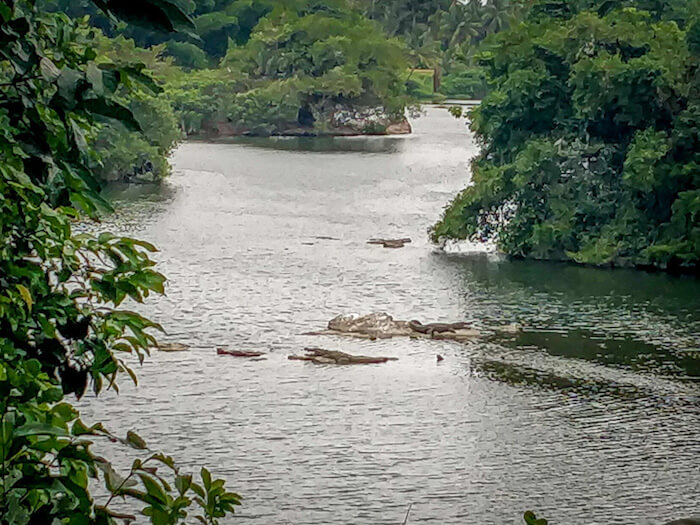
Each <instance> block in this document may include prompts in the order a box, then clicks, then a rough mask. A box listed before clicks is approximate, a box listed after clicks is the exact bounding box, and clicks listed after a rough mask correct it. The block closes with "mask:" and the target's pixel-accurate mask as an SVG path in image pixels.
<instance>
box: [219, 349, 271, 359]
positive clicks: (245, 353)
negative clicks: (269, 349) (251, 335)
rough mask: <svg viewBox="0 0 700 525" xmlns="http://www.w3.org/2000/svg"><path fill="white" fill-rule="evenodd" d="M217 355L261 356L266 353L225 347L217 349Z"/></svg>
mask: <svg viewBox="0 0 700 525" xmlns="http://www.w3.org/2000/svg"><path fill="white" fill-rule="evenodd" d="M216 354H217V355H230V356H233V357H260V356H263V355H265V353H264V352H249V351H246V350H225V349H224V348H217V349H216Z"/></svg>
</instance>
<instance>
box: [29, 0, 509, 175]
mask: <svg viewBox="0 0 700 525" xmlns="http://www.w3.org/2000/svg"><path fill="white" fill-rule="evenodd" d="M41 3H42V7H43V8H45V9H58V10H60V11H63V12H65V13H67V14H69V15H70V16H71V17H73V18H76V19H77V18H80V17H82V16H84V15H87V16H88V17H89V20H90V24H91V25H92V26H93V27H95V28H97V30H98V33H99V34H98V35H97V40H98V41H99V42H100V44H101V45H100V46H99V48H100V50H101V53H103V54H105V55H106V56H107V57H108V58H109V60H111V61H117V62H118V61H122V60H128V61H138V62H142V63H144V64H145V65H146V66H147V69H148V71H149V74H151V75H152V76H154V77H155V78H156V79H157V81H158V82H159V84H161V85H162V86H163V87H164V88H165V94H164V96H162V97H160V98H159V100H158V101H155V100H154V99H153V98H152V97H151V96H150V95H149V94H148V93H145V92H143V91H141V92H139V93H138V94H137V95H136V100H135V101H132V100H126V99H124V100H123V101H124V102H125V103H127V104H128V105H129V106H130V107H131V109H133V110H134V113H135V114H136V115H137V118H138V119H139V122H140V123H141V124H142V126H143V127H144V128H145V133H144V134H142V135H141V136H136V135H133V134H126V133H124V130H123V129H121V128H120V127H119V126H105V128H104V129H103V131H102V133H101V134H100V137H98V139H97V140H98V148H97V149H98V150H100V151H101V152H102V153H103V155H104V156H105V157H106V161H107V162H106V163H105V166H108V167H105V168H104V169H102V170H100V175H101V177H102V178H104V179H106V180H114V179H126V180H131V181H149V180H154V179H155V180H157V179H159V178H162V177H163V176H164V175H165V174H167V169H168V168H167V163H166V162H165V157H166V156H167V154H168V153H169V151H170V150H171V149H172V147H173V146H174V144H175V143H176V140H177V139H178V138H179V137H181V136H188V135H241V134H249V135H270V134H292V135H296V134H314V135H317V134H331V135H334V134H357V133H361V134H374V133H385V132H387V129H390V130H391V129H392V128H389V126H391V125H392V124H399V125H402V124H404V123H403V120H404V112H405V109H406V107H407V106H409V105H411V104H412V103H413V101H415V100H423V99H425V100H430V99H438V100H439V99H440V98H444V97H445V96H450V97H463V98H480V97H482V96H483V95H484V94H485V93H486V92H487V84H486V77H485V75H484V73H483V72H482V71H481V70H480V69H479V68H478V67H476V63H475V62H474V60H473V56H474V49H476V46H477V45H478V44H479V43H480V42H481V41H482V40H484V39H485V38H486V37H487V36H488V35H490V34H493V33H495V32H498V31H500V30H501V29H503V28H504V27H507V25H508V24H509V23H510V21H512V20H514V19H516V18H517V17H518V16H519V14H520V13H521V12H522V10H523V8H522V6H521V3H522V2H518V1H511V0H489V1H488V2H486V3H485V4H483V5H482V3H481V2H480V1H479V0H472V1H470V2H468V3H467V4H462V3H460V2H451V1H449V0H447V1H446V0H436V1H430V2H415V1H412V0H408V1H407V0H390V1H387V2H374V1H368V0H293V1H289V2H276V1H273V0H217V1H214V0H211V1H206V2H187V3H185V5H184V10H185V11H186V12H187V14H188V15H189V16H191V18H192V19H193V21H194V24H193V27H192V28H190V29H189V30H188V31H183V32H178V33H171V32H165V31H160V30H153V29H152V28H147V27H142V26H139V25H134V24H130V25H125V24H123V23H118V24H115V23H114V21H113V20H112V19H110V17H108V16H106V15H105V14H104V13H103V12H102V11H101V10H99V9H98V8H97V7H95V5H93V4H92V2H90V1H89V0H59V1H56V2H54V1H49V0H42V2H41ZM102 35H104V36H102ZM416 69H424V70H426V71H424V72H418V71H416ZM131 96H133V95H131ZM393 129H394V130H396V128H393ZM152 130H161V131H160V133H158V136H154V135H153V133H151V131H152ZM404 131H405V125H404ZM107 144H109V145H110V147H100V145H107Z"/></svg>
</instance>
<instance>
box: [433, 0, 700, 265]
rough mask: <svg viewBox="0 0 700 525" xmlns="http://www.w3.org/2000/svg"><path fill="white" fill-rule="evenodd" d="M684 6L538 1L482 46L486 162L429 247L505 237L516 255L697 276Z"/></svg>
mask: <svg viewBox="0 0 700 525" xmlns="http://www.w3.org/2000/svg"><path fill="white" fill-rule="evenodd" d="M582 4H585V5H583V6H582ZM621 4H625V3H624V2H621ZM680 5H681V3H678V2H654V9H652V10H650V11H643V10H639V9H634V8H630V7H624V6H623V7H619V6H617V7H615V8H612V9H611V8H610V2H593V1H589V2H581V3H579V5H577V4H576V2H561V3H557V2H544V1H542V2H537V3H536V5H535V6H534V8H533V10H532V13H531V17H530V20H529V21H528V22H527V23H524V24H520V25H518V26H517V27H513V28H512V29H511V30H508V31H504V32H501V33H499V34H498V35H496V36H495V37H494V38H493V39H492V40H490V41H487V43H486V45H485V47H484V48H483V50H482V53H481V55H480V57H479V60H480V61H481V63H482V64H483V65H484V66H485V67H486V68H488V71H489V75H490V77H491V78H492V79H493V80H492V83H493V85H494V90H493V91H492V92H491V93H490V94H489V95H488V96H487V97H486V98H485V99H484V101H483V104H482V105H481V106H480V107H479V108H477V109H476V110H474V111H473V113H472V114H471V118H472V122H473V124H472V126H473V129H474V131H475V132H476V134H477V137H478V138H479V139H480V140H481V142H482V144H483V149H482V153H481V155H480V156H479V157H478V158H477V159H476V160H475V161H474V163H473V182H472V185H471V186H470V187H469V188H467V189H466V190H465V191H464V192H463V193H462V194H461V195H459V196H458V197H457V198H456V199H455V201H454V202H453V203H452V204H451V205H450V207H449V208H448V209H447V210H446V212H445V216H444V217H443V219H442V220H441V221H440V223H438V224H437V225H436V226H435V227H434V230H433V238H434V239H435V240H437V239H438V238H439V237H442V236H448V237H459V238H464V237H490V236H496V237H497V239H498V243H499V245H500V247H501V248H502V249H503V250H504V251H505V252H507V253H509V254H512V255H516V256H523V257H535V258H544V259H561V260H572V261H576V262H580V263H587V264H597V265H600V264H615V265H643V266H648V265H653V266H659V267H664V268H693V267H695V268H696V267H697V266H698V261H699V260H700V243H699V242H698V241H699V239H700V226H699V224H698V214H697V200H696V198H697V191H698V184H699V182H700V177H699V175H700V171H699V170H698V167H699V166H700V147H699V145H700V141H699V140H698V131H697V130H698V129H699V128H698V126H699V125H700V111H699V108H700V82H699V80H700V77H699V76H698V70H699V57H698V54H697V53H694V51H693V48H692V42H693V31H692V28H693V27H695V24H696V23H697V22H696V21H695V19H690V20H686V19H682V18H680V17H679V13H680V12H681V11H679V9H678V8H679V7H680ZM582 7H585V8H586V9H592V10H586V9H583V8H582ZM684 12H685V11H684ZM601 13H604V14H601ZM693 16H695V15H693ZM668 20H673V21H668ZM684 28H688V29H684Z"/></svg>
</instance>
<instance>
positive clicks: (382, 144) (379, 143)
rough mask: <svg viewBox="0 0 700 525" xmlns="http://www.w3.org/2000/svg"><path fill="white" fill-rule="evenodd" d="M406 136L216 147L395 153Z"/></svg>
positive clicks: (248, 141)
mask: <svg viewBox="0 0 700 525" xmlns="http://www.w3.org/2000/svg"><path fill="white" fill-rule="evenodd" d="M407 139H408V137H405V136H375V137H264V138H263V137H233V138H227V139H218V140H217V141H216V143H217V144H236V145H240V146H249V147H254V148H266V149H276V150H282V151H296V152H302V151H312V152H316V153H324V152H347V153H398V152H399V151H401V150H402V149H403V148H404V147H405V146H406V145H407Z"/></svg>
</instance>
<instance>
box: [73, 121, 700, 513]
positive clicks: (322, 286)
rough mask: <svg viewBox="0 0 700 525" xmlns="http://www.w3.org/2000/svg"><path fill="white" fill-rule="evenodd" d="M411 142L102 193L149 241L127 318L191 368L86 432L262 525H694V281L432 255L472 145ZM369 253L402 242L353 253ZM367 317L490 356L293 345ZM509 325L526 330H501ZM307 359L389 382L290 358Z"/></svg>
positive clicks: (698, 328)
mask: <svg viewBox="0 0 700 525" xmlns="http://www.w3.org/2000/svg"><path fill="white" fill-rule="evenodd" d="M415 129H416V133H415V135H413V136H411V137H391V138H379V139H378V138H367V139H363V138H359V139H357V138H355V139H342V140H341V139H291V140H290V139H284V140H281V139H277V140H268V141H263V140H260V139H243V140H241V141H235V142H234V143H230V144H222V143H218V144H209V143H191V144H185V145H183V146H182V147H181V148H180V149H179V150H178V151H177V153H176V154H175V156H174V159H173V162H174V166H175V173H174V174H173V177H172V178H171V180H170V181H169V182H168V183H166V184H165V185H164V186H163V187H162V188H161V189H159V190H156V191H155V192H153V191H152V190H146V189H133V188H130V189H129V190H128V192H127V193H119V192H116V193H115V194H113V195H112V197H113V198H114V199H115V200H116V201H118V202H119V210H118V213H117V214H115V215H114V216H113V217H111V218H109V219H107V220H106V222H105V225H106V226H108V227H110V228H112V229H113V230H117V231H121V232H124V233H128V234H130V235H138V236H139V237H142V238H145V239H146V240H150V241H153V242H155V243H156V244H157V245H158V246H159V247H160V248H161V250H162V251H161V253H159V254H158V260H159V267H160V269H161V270H162V271H163V272H164V273H165V274H166V275H168V276H169V278H170V281H169V283H168V286H167V295H166V296H165V297H162V298H154V300H152V301H149V302H148V303H147V304H146V305H143V306H141V305H136V306H134V308H136V307H138V308H139V309H140V310H141V311H143V312H144V313H145V314H147V315H149V316H151V317H153V318H154V319H155V320H157V321H159V322H160V323H161V324H163V326H164V327H165V328H166V330H167V331H168V335H167V336H166V339H167V340H170V341H180V342H184V343H188V344H190V345H191V346H192V349H191V350H190V351H189V352H185V353H178V354H165V353H156V354H154V356H153V357H152V359H151V360H150V361H149V362H147V364H146V365H145V366H144V367H143V368H142V369H141V370H140V374H139V375H140V379H141V382H140V386H139V388H137V389H136V388H130V387H127V386H126V385H125V386H124V387H123V389H122V392H121V394H120V395H119V396H116V395H107V396H106V397H105V398H102V399H100V400H94V399H91V400H86V401H85V402H84V412H85V416H86V417H87V418H89V417H90V414H91V413H93V411H94V412H97V413H99V414H104V413H106V414H107V418H106V419H107V422H108V423H109V425H110V426H111V427H112V428H115V429H118V430H121V431H122V432H125V431H126V430H127V429H130V428H138V429H141V430H142V434H143V435H144V437H145V438H147V440H148V441H149V444H151V445H152V446H153V447H154V448H162V449H164V450H167V451H168V452H170V453H172V454H173V455H174V456H175V457H176V458H178V459H179V461H180V462H181V463H183V464H184V465H185V466H186V467H189V468H192V469H194V468H195V467H196V466H197V465H201V464H203V463H206V464H208V465H212V466H213V467H214V471H215V473H216V474H217V475H218V476H223V477H225V478H226V479H227V480H228V481H229V483H230V484H231V486H233V487H234V488H235V489H236V490H237V491H239V492H241V493H242V494H243V495H244V496H245V497H246V498H245V505H244V507H243V508H242V509H241V516H242V517H244V518H245V519H247V521H248V522H250V523H256V524H270V523H289V524H320V523H358V524H360V523H363V524H364V523H367V524H370V523H371V524H381V523H386V524H396V523H401V521H402V520H403V517H404V515H405V511H406V507H407V505H408V504H409V503H411V502H413V503H414V506H413V510H412V511H411V518H410V523H434V524H447V523H450V524H451V523H455V524H456V523H468V522H472V521H473V522H477V523H485V524H499V525H500V524H514V523H521V519H520V516H521V514H522V511H524V510H525V509H527V508H535V509H537V510H539V511H540V512H538V514H540V513H541V514H542V515H545V516H547V517H548V518H551V523H560V524H582V523H586V524H620V525H623V524H625V525H627V524H630V523H650V524H651V523H660V522H663V520H664V519H670V518H672V517H676V516H682V515H691V514H693V513H694V512H697V510H698V509H697V494H698V492H699V490H698V488H699V486H700V474H699V473H698V469H697V468H696V465H697V462H698V457H699V455H700V443H699V440H698V439H697V435H698V434H697V432H698V428H699V426H700V402H699V400H698V390H699V389H698V377H699V374H698V353H697V349H698V348H700V282H699V281H697V280H693V279H679V278H673V277H669V276H666V275H661V274H646V273H640V272H628V271H606V270H594V269H590V268H579V267H572V266H566V265H560V264H548V263H537V262H523V261H507V260H505V259H503V258H499V257H497V256H493V255H474V256H449V255H445V254H441V253H436V252H435V251H434V249H433V248H432V246H430V244H429V243H428V242H427V239H426V228H427V227H428V226H429V225H430V224H431V223H432V222H433V221H434V220H435V219H436V218H437V217H438V216H439V214H440V211H441V209H442V207H443V206H444V204H445V203H446V202H447V201H448V200H449V198H450V196H452V195H454V194H455V193H456V192H457V191H459V190H460V189H461V188H462V187H463V186H464V185H465V183H466V182H467V181H466V173H467V165H468V160H469V156H470V155H473V154H474V153H475V152H476V147H475V145H474V143H473V140H472V139H471V137H470V136H469V135H467V133H466V130H465V129H464V126H463V123H461V122H460V121H457V120H455V119H453V118H451V117H450V116H449V115H448V114H447V111H445V110H437V109H434V110H431V111H430V112H429V114H428V116H427V117H424V118H422V119H419V120H418V121H416V122H415ZM354 148H357V149H358V151H355V150H354ZM365 153H368V154H365ZM149 191H150V193H149ZM129 192H131V193H129ZM139 193H140V194H139ZM377 236H381V237H405V236H408V237H411V238H412V239H413V242H412V243H411V244H409V245H407V246H406V247H405V248H403V249H400V250H386V249H383V248H382V247H380V246H374V245H368V244H367V243H366V241H367V240H368V239H369V238H371V237H377ZM371 311H386V312H389V313H392V314H393V315H394V316H395V317H396V318H400V319H413V318H418V319H425V320H435V321H443V320H449V321H457V320H466V321H470V322H473V323H474V324H475V325H476V326H479V327H481V328H483V329H484V330H485V332H486V336H485V337H484V338H483V339H480V340H476V341H471V342H469V343H465V344H457V343H452V342H448V341H437V340H410V339H392V340H380V341H374V342H373V341H364V340H344V339H335V338H330V337H326V338H310V337H308V336H303V335H301V334H303V333H304V332H307V331H309V330H313V329H317V328H321V327H323V326H324V325H325V323H326V322H327V321H328V319H330V318H331V317H334V316H335V315H337V314H338V313H347V312H361V313H368V312H371ZM511 323H518V324H519V325H521V326H522V327H523V330H522V331H521V332H519V333H511V334H508V333H505V334H503V333H500V335H499V332H497V331H494V330H492V328H493V327H494V326H499V325H508V324H511ZM310 345H314V346H322V347H325V348H329V349H337V350H343V351H347V352H350V353H361V354H367V355H388V356H395V357H398V358H399V360H398V361H396V362H392V363H389V364H386V365H372V366H367V367H325V366H321V367H317V366H314V365H310V364H308V363H300V362H293V361H288V360H287V355H289V354H291V353H298V351H299V350H300V349H301V348H303V347H304V346H310ZM217 346H228V347H230V348H236V349H244V350H247V349H250V350H262V351H266V352H268V359H267V360H265V361H259V362H252V361H248V360H240V359H233V358H227V357H225V356H217V355H216V352H215V348H216V347H217ZM438 353H439V354H441V355H443V356H444V357H445V360H444V361H443V362H441V363H439V364H438V363H437V362H436V358H435V356H436V354H438ZM126 465H128V460H127V458H124V461H123V466H126Z"/></svg>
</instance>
